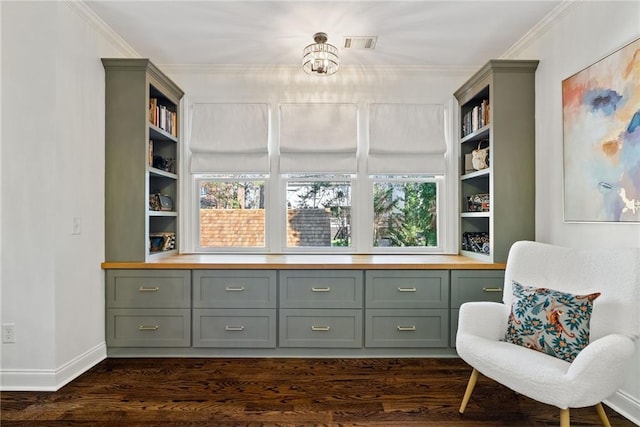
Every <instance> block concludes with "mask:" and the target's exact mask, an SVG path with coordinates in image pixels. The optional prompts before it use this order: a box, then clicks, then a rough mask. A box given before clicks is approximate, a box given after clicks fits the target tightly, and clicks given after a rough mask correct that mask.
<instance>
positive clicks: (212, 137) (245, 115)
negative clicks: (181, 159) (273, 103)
mask: <svg viewBox="0 0 640 427" xmlns="http://www.w3.org/2000/svg"><path fill="white" fill-rule="evenodd" d="M268 120H269V109H268V105H267V104H213V103H202V104H193V106H192V111H191V139H190V141H189V148H190V150H191V168H190V169H191V172H192V173H268V172H269V152H268V140H269V126H268V123H269V122H268Z"/></svg>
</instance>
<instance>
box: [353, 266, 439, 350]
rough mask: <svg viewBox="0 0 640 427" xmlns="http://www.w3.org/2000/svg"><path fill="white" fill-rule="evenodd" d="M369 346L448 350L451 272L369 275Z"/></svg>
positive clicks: (382, 272)
mask: <svg viewBox="0 0 640 427" xmlns="http://www.w3.org/2000/svg"><path fill="white" fill-rule="evenodd" d="M365 283H366V288H365V293H366V306H365V319H366V321H365V346H366V347H371V348H373V347H387V348H391V347H396V348H402V347H405V348H414V347H447V346H448V340H449V338H448V332H449V271H448V270H423V271H401V270H371V271H367V272H366V279H365Z"/></svg>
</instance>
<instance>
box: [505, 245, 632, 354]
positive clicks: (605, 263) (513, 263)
mask: <svg viewBox="0 0 640 427" xmlns="http://www.w3.org/2000/svg"><path fill="white" fill-rule="evenodd" d="M512 280H515V281H516V282H518V283H521V284H522V285H528V286H536V287H540V288H551V289H555V290H558V291H563V292H569V293H572V294H581V295H583V294H589V293H592V292H601V295H600V296H599V297H598V298H597V299H596V300H595V301H594V304H593V313H592V315H591V340H592V341H593V340H595V339H598V338H600V337H603V336H605V335H608V334H611V333H618V334H622V335H626V336H628V337H629V338H631V339H634V340H635V339H637V338H638V337H639V336H640V248H621V249H571V248H565V247H560V246H554V245H549V244H545V243H538V242H529V241H521V242H516V243H514V244H513V246H512V247H511V249H510V251H509V257H508V259H507V268H506V271H505V283H504V294H503V301H504V303H505V304H507V305H511V301H512V300H513V294H512V290H511V283H512Z"/></svg>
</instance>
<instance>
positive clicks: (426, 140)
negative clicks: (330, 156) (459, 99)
mask: <svg viewBox="0 0 640 427" xmlns="http://www.w3.org/2000/svg"><path fill="white" fill-rule="evenodd" d="M446 150H447V145H446V140H445V133H444V106H442V105H436V104H370V105H369V155H368V159H367V162H368V163H367V172H368V173H369V174H370V175H387V174H388V175H391V174H426V175H440V174H443V173H444V172H445V158H444V155H445V153H446Z"/></svg>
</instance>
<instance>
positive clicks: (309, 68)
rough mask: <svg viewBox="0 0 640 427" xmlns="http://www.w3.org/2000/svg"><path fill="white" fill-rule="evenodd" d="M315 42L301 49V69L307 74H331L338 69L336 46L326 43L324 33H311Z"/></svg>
mask: <svg viewBox="0 0 640 427" xmlns="http://www.w3.org/2000/svg"><path fill="white" fill-rule="evenodd" d="M313 40H314V41H315V43H313V44H310V45H309V46H307V47H305V48H304V50H303V51H302V69H303V70H304V71H305V72H306V73H308V74H317V75H325V76H328V75H331V74H334V73H335V72H336V71H338V67H339V65H340V62H339V60H338V48H336V47H335V46H334V45H332V44H329V43H327V35H326V34H325V33H315V34H314V35H313Z"/></svg>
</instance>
